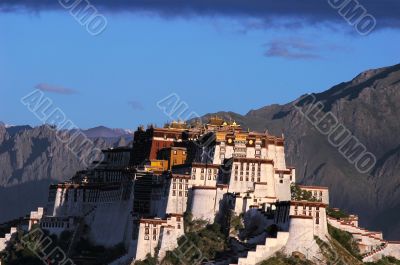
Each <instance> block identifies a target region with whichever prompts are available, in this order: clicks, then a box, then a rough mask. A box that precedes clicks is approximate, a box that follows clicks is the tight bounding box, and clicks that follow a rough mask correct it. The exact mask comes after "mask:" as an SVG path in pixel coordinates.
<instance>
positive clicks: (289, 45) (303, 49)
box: [265, 38, 322, 60]
mask: <svg viewBox="0 0 400 265" xmlns="http://www.w3.org/2000/svg"><path fill="white" fill-rule="evenodd" d="M265 46H266V47H267V50H266V52H265V56H267V57H280V58H286V59H296V60H315V59H321V58H322V57H321V56H320V55H319V54H318V50H319V48H318V47H317V46H315V45H314V44H310V43H307V42H306V41H305V40H303V39H295V38H290V39H279V40H272V41H271V42H269V43H267V44H265Z"/></svg>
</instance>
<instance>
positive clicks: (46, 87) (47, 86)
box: [35, 83, 78, 95]
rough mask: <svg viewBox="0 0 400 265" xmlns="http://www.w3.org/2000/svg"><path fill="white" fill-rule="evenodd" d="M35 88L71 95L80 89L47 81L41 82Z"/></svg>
mask: <svg viewBox="0 0 400 265" xmlns="http://www.w3.org/2000/svg"><path fill="white" fill-rule="evenodd" d="M35 88H37V89H39V90H42V91H44V92H50V93H56V94H62V95H71V94H76V93H78V91H76V90H74V89H71V88H66V87H62V86H55V85H50V84H47V83H40V84H38V85H36V86H35Z"/></svg>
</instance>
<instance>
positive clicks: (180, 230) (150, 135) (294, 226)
mask: <svg viewBox="0 0 400 265" xmlns="http://www.w3.org/2000/svg"><path fill="white" fill-rule="evenodd" d="M284 140H285V139H284V137H283V136H281V137H278V136H272V135H270V134H269V133H268V132H252V131H248V130H243V129H242V128H241V126H240V125H238V124H236V123H235V122H226V121H224V120H222V119H220V118H218V117H212V118H211V119H210V120H209V122H208V123H207V124H205V125H204V124H203V125H199V124H192V125H188V124H186V123H184V122H172V123H171V124H168V125H166V126H164V127H163V128H156V127H153V126H149V127H148V128H147V129H144V128H143V127H140V128H138V130H137V131H136V132H135V133H134V140H133V144H132V146H129V147H118V148H113V149H108V150H104V151H103V154H104V159H102V160H99V161H94V162H93V165H92V166H91V167H90V168H88V169H87V170H84V171H79V172H77V173H76V174H75V175H74V176H73V177H72V178H71V179H70V180H69V181H66V182H63V183H59V184H57V185H52V186H50V188H49V195H48V204H47V205H44V207H42V208H39V209H37V211H34V212H31V213H30V217H29V225H28V226H27V227H26V228H25V229H27V230H28V231H29V230H32V229H33V228H34V227H40V228H41V229H43V230H47V231H48V232H49V233H50V234H54V235H57V236H59V235H61V233H62V232H63V231H66V230H67V231H71V233H72V235H73V236H72V238H71V240H70V244H71V246H70V248H72V247H73V244H74V243H75V242H76V241H77V240H78V238H79V236H80V234H82V233H87V234H88V237H89V238H90V240H91V241H92V242H93V243H94V244H97V245H102V246H105V247H112V246H115V245H117V244H121V243H123V245H124V246H125V250H126V253H125V255H123V256H121V257H119V258H118V259H116V260H114V261H113V262H112V263H111V264H131V263H133V262H135V261H138V260H144V259H146V258H147V257H148V256H149V255H150V256H152V257H157V258H158V260H162V259H163V258H164V257H165V256H166V255H167V253H168V252H173V251H174V250H175V249H177V248H178V247H179V245H178V239H179V238H184V235H185V229H184V228H185V221H184V220H185V218H184V216H185V214H188V213H190V214H191V216H192V219H193V220H203V221H204V222H205V223H214V222H216V223H219V224H221V226H222V227H229V226H230V220H232V218H233V217H237V218H240V220H241V222H242V223H243V229H241V231H235V232H232V231H229V229H226V231H227V232H226V233H228V234H229V242H230V252H229V254H228V255H221V256H219V257H218V258H216V259H214V260H205V259H201V258H199V260H198V262H197V263H198V264H200V263H203V264H221V265H222V264H239V265H254V264H258V263H260V262H262V261H264V260H266V259H268V258H270V257H272V256H274V255H275V254H276V253H278V252H279V253H283V254H286V255H292V254H293V253H301V254H302V255H304V256H305V257H306V258H307V259H308V260H310V261H312V262H314V263H315V264H329V263H328V261H327V259H326V255H324V253H323V250H322V248H321V245H330V244H332V239H331V236H330V235H329V233H328V226H329V227H334V228H336V229H339V230H342V231H346V232H349V233H350V234H352V235H353V237H354V238H355V240H356V242H357V245H358V247H359V250H360V254H361V255H362V261H363V262H368V261H376V260H379V259H381V258H382V257H384V256H392V257H395V258H397V259H400V242H390V241H386V240H384V238H383V235H382V233H381V232H373V231H368V230H366V229H363V228H361V227H359V226H358V217H357V216H355V215H349V216H346V217H342V218H338V217H332V216H331V214H330V213H331V212H332V211H333V212H335V211H339V210H338V209H334V208H333V209H332V208H329V191H328V189H327V188H326V187H317V186H299V185H296V184H295V183H296V173H295V169H294V168H293V167H290V166H289V165H287V164H286V162H285V151H284ZM295 188H297V189H299V190H300V192H299V194H307V196H305V197H301V196H296V194H295V192H294V190H295ZM328 209H329V211H328ZM85 228H89V229H85ZM13 233H15V229H14V230H13V231H11V232H10V234H8V235H6V238H4V239H0V249H2V248H3V249H4V247H5V245H6V244H7V241H9V240H11V239H12V235H13ZM321 242H322V243H321ZM200 257H201V256H200ZM60 264H62V263H60ZM65 264H67V261H65Z"/></svg>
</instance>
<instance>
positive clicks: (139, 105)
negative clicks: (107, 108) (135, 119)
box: [128, 100, 144, 110]
mask: <svg viewBox="0 0 400 265" xmlns="http://www.w3.org/2000/svg"><path fill="white" fill-rule="evenodd" d="M128 104H129V106H131V108H132V109H134V110H143V109H144V107H143V104H142V103H141V102H139V101H136V100H130V101H128Z"/></svg>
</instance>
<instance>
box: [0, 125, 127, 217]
mask: <svg viewBox="0 0 400 265" xmlns="http://www.w3.org/2000/svg"><path fill="white" fill-rule="evenodd" d="M71 134H72V133H71V132H70V133H67V134H65V135H64V136H63V137H64V138H63V139H66V138H67V137H69V136H70V135H71ZM58 139H59V138H58V137H57V131H56V130H54V129H51V128H50V127H48V126H39V127H34V128H31V127H30V126H14V127H9V128H5V127H4V125H0V213H1V214H0V223H1V222H4V221H7V220H9V219H11V218H15V217H18V216H23V215H25V214H26V213H28V212H29V211H30V210H33V209H34V208H35V207H37V206H40V205H44V204H45V202H46V197H47V188H48V185H49V183H55V182H59V181H63V180H66V179H69V178H71V177H72V176H73V174H74V173H75V172H76V171H77V170H80V169H84V167H85V164H84V163H83V162H82V160H81V159H80V158H81V155H82V154H83V153H84V152H87V150H89V149H90V148H94V147H96V148H100V149H104V148H108V147H112V146H114V145H116V144H120V142H121V141H125V140H121V139H119V138H116V139H115V140H112V141H110V140H109V139H108V138H93V139H92V142H83V141H82V144H79V145H78V144H77V145H73V146H74V148H73V150H74V152H75V153H77V154H78V156H76V155H75V154H74V153H73V152H72V151H71V149H70V148H68V147H67V146H66V144H64V143H62V142H61V141H60V140H58ZM79 139H81V138H79ZM79 139H78V140H79ZM91 159H94V157H91V158H88V160H91ZM33 206H34V207H33Z"/></svg>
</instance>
